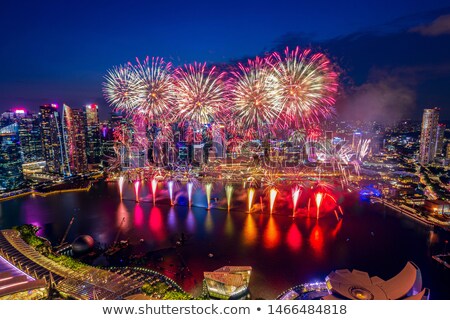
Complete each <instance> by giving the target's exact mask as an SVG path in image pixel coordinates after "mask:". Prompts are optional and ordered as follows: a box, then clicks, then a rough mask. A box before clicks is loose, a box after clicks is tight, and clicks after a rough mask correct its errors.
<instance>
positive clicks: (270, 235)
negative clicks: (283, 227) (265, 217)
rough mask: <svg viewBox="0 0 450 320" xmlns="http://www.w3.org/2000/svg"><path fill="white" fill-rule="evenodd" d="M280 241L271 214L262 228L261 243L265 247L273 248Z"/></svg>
mask: <svg viewBox="0 0 450 320" xmlns="http://www.w3.org/2000/svg"><path fill="white" fill-rule="evenodd" d="M279 243H280V231H279V230H278V226H277V224H276V222H275V219H274V217H273V216H271V217H269V221H268V222H267V225H266V227H265V229H264V234H263V245H264V247H265V248H266V249H273V248H275V247H276V246H278V244H279Z"/></svg>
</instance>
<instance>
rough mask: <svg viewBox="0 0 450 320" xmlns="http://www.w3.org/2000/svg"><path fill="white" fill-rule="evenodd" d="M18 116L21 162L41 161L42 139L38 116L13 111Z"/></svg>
mask: <svg viewBox="0 0 450 320" xmlns="http://www.w3.org/2000/svg"><path fill="white" fill-rule="evenodd" d="M15 112H16V114H17V115H18V118H17V119H18V121H17V122H18V124H19V139H20V146H21V148H22V155H23V162H24V163H31V162H36V161H42V160H43V159H44V155H43V153H42V139H41V128H40V119H39V114H36V113H27V112H26V111H25V110H23V109H18V110H16V111H15Z"/></svg>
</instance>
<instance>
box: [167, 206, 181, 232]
mask: <svg viewBox="0 0 450 320" xmlns="http://www.w3.org/2000/svg"><path fill="white" fill-rule="evenodd" d="M177 220H178V219H177V214H176V212H175V208H174V207H170V209H169V214H168V215H167V224H168V226H169V228H170V229H171V230H172V231H175V230H176V228H177V225H178V224H177Z"/></svg>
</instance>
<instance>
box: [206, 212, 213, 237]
mask: <svg viewBox="0 0 450 320" xmlns="http://www.w3.org/2000/svg"><path fill="white" fill-rule="evenodd" d="M213 229H214V222H213V219H212V216H211V212H210V211H209V210H208V212H207V213H206V218H205V230H206V232H207V233H209V234H211V233H212V231H213Z"/></svg>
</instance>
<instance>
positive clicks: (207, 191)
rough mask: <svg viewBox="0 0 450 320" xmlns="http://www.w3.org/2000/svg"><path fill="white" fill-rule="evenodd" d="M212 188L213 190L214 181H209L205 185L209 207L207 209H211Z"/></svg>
mask: <svg viewBox="0 0 450 320" xmlns="http://www.w3.org/2000/svg"><path fill="white" fill-rule="evenodd" d="M211 190H212V183H210V182H208V183H207V184H206V185H205V191H206V203H207V207H206V209H207V210H209V209H211Z"/></svg>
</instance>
